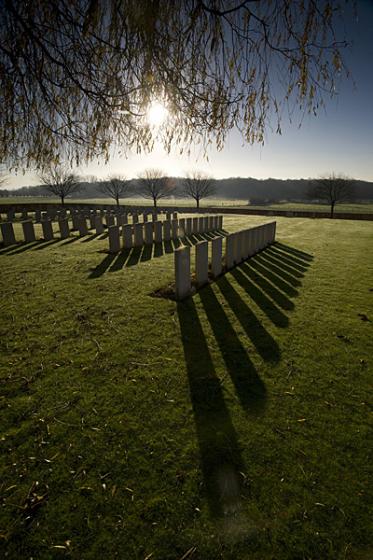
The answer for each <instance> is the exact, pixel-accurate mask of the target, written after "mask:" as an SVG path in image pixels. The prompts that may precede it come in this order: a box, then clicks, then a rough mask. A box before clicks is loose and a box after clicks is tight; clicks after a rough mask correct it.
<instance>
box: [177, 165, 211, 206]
mask: <svg viewBox="0 0 373 560" xmlns="http://www.w3.org/2000/svg"><path fill="white" fill-rule="evenodd" d="M183 192H184V194H185V195H186V196H188V197H191V198H194V200H195V201H196V205H197V208H199V203H200V200H202V199H203V198H207V197H209V196H212V195H213V194H214V193H215V192H216V187H215V185H214V183H213V181H212V178H211V177H209V176H208V175H206V174H205V173H202V172H201V171H192V172H191V173H189V174H188V176H187V177H186V178H185V179H184V181H183Z"/></svg>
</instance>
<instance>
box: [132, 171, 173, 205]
mask: <svg viewBox="0 0 373 560" xmlns="http://www.w3.org/2000/svg"><path fill="white" fill-rule="evenodd" d="M174 188H175V187H174V185H173V184H172V182H171V180H170V179H169V178H167V177H165V176H164V174H163V172H162V171H161V170H160V169H146V171H144V173H142V174H141V175H139V178H138V189H139V190H138V192H139V194H140V195H141V196H142V197H144V198H150V199H152V200H153V205H154V208H157V203H158V200H160V199H161V198H166V197H167V196H170V195H171V194H172V193H173V191H174Z"/></svg>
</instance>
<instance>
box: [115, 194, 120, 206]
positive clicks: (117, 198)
mask: <svg viewBox="0 0 373 560" xmlns="http://www.w3.org/2000/svg"><path fill="white" fill-rule="evenodd" d="M115 200H116V201H117V206H119V196H117V197H115Z"/></svg>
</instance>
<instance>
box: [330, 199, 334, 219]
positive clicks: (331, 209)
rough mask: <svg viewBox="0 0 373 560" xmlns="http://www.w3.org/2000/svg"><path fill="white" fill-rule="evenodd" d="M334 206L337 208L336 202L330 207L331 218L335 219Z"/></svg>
mask: <svg viewBox="0 0 373 560" xmlns="http://www.w3.org/2000/svg"><path fill="white" fill-rule="evenodd" d="M334 206H335V202H332V203H331V205H330V217H331V218H334Z"/></svg>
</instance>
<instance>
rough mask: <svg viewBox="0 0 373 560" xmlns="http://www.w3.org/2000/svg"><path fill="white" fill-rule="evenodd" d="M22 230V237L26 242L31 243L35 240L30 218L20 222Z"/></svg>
mask: <svg viewBox="0 0 373 560" xmlns="http://www.w3.org/2000/svg"><path fill="white" fill-rule="evenodd" d="M22 230H23V237H24V239H25V242H26V243H32V242H33V241H36V237H35V230H34V224H33V223H32V221H31V220H27V221H25V222H22Z"/></svg>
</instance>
